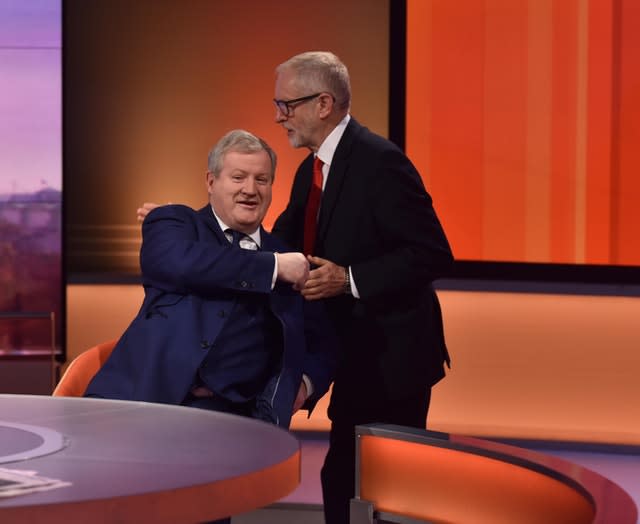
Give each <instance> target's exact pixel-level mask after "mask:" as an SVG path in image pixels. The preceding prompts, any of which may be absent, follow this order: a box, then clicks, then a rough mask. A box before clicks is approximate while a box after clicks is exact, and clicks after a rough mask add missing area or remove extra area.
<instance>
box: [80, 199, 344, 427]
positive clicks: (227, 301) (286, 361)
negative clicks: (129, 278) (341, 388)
mask: <svg viewBox="0 0 640 524" xmlns="http://www.w3.org/2000/svg"><path fill="white" fill-rule="evenodd" d="M142 232H143V242H142V249H141V253H140V261H141V268H142V279H143V285H144V289H145V298H144V302H143V304H142V307H141V309H140V311H139V313H138V315H137V316H136V318H135V319H134V320H133V322H132V323H131V325H130V326H129V327H128V329H127V330H126V331H125V333H124V334H123V336H122V338H121V339H120V341H119V342H118V344H117V345H116V347H115V349H114V351H113V353H112V354H111V356H110V358H109V360H108V361H107V362H106V363H105V364H104V366H103V367H102V368H101V370H100V371H99V372H98V374H97V375H96V376H95V378H94V379H93V380H92V382H91V383H90V385H89V387H88V389H87V392H86V395H87V396H97V397H105V398H114V399H128V400H142V401H148V402H161V403H167V404H180V403H181V402H182V401H183V400H184V398H185V396H186V395H187V393H188V391H189V390H190V388H191V386H192V383H193V381H194V378H195V376H196V373H197V371H198V368H199V366H200V365H201V364H202V362H203V361H204V359H205V357H206V356H207V352H208V351H209V349H210V348H212V347H213V346H214V345H215V343H216V339H217V338H218V335H219V334H220V332H221V331H222V329H223V328H224V325H225V321H226V319H227V318H228V313H229V312H230V311H231V309H232V308H233V306H234V303H235V301H236V300H237V298H238V296H239V295H240V294H241V293H261V294H268V295H269V304H270V307H271V310H272V311H273V313H274V314H275V316H276V317H277V318H278V319H279V320H280V322H281V324H282V329H283V335H284V337H283V339H284V350H283V357H282V362H281V366H280V368H279V369H277V370H276V371H275V372H274V374H273V376H272V377H271V379H270V380H269V382H268V384H267V386H266V388H265V390H264V391H263V392H262V394H261V395H260V396H259V398H258V399H257V400H258V402H257V405H258V412H257V413H256V414H255V415H256V416H257V417H258V418H262V419H265V420H272V421H275V422H277V423H278V424H280V425H281V426H284V427H287V426H288V425H289V421H290V418H291V410H292V405H293V402H294V400H295V397H296V394H297V392H298V388H299V386H300V383H301V380H302V373H303V371H304V372H305V373H306V374H307V375H308V376H309V377H310V379H311V380H312V382H313V385H314V395H313V396H312V397H311V398H310V399H309V400H308V401H307V404H305V407H307V408H309V409H312V408H313V406H314V405H315V402H316V401H317V399H319V398H320V397H321V396H322V395H323V394H324V393H325V392H326V391H327V389H328V387H329V384H330V382H331V379H332V378H333V377H332V373H333V369H332V357H331V350H332V349H334V347H335V339H334V338H333V337H332V329H331V327H330V323H329V322H328V319H326V317H325V316H323V315H324V313H323V311H322V310H320V309H318V308H315V307H309V305H310V304H308V303H306V302H305V301H304V300H303V299H302V297H301V296H300V294H299V293H298V292H296V291H294V290H293V288H292V287H291V286H290V285H286V284H283V283H280V282H277V283H276V286H275V288H274V290H273V291H272V290H271V282H272V276H273V270H274V257H273V253H272V252H274V251H280V252H284V251H287V249H286V248H285V246H284V245H283V244H282V243H281V242H280V241H278V240H277V239H276V238H274V237H273V236H271V235H269V234H268V233H267V232H265V231H264V230H262V231H261V238H262V246H261V250H260V251H248V250H245V249H238V248H233V247H232V246H231V245H230V244H229V242H228V241H227V239H226V237H225V235H224V233H223V232H222V231H221V230H220V226H219V225H218V222H217V221H216V219H215V216H214V215H213V213H212V211H211V207H210V206H208V205H207V206H206V207H204V208H202V209H201V210H200V211H194V210H192V209H190V208H188V207H185V206H176V205H174V206H162V207H159V208H157V209H154V210H153V211H152V212H150V213H149V215H148V216H147V218H146V219H145V221H144V223H143V226H142Z"/></svg>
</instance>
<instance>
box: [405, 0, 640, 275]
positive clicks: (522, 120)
mask: <svg viewBox="0 0 640 524" xmlns="http://www.w3.org/2000/svg"><path fill="white" fill-rule="evenodd" d="M639 11H640V6H639V5H638V3H637V2H633V1H631V0H562V1H554V0H458V1H457V2H455V3H453V2H445V1H442V0H408V2H407V19H408V22H407V99H406V100H407V109H406V146H407V152H408V154H409V156H410V157H411V158H412V159H413V160H414V162H415V163H416V165H417V167H418V169H419V170H420V171H421V173H422V175H423V177H424V179H425V182H426V183H427V187H428V188H429V189H430V191H431V193H432V194H433V196H434V199H435V203H436V207H437V209H438V212H439V214H440V216H441V219H442V222H443V224H444V226H445V228H446V230H447V233H448V236H449V238H450V241H451V244H452V247H453V250H454V254H455V255H456V257H457V258H458V259H470V260H499V261H523V262H552V263H577V264H581V263H589V264H625V265H640V243H638V242H637V241H634V235H635V234H636V233H635V232H636V230H637V227H638V225H640V211H638V209H640V206H637V204H636V202H638V201H639V200H640V177H638V176H637V172H638V168H639V167H640V153H638V152H637V151H639V150H640V148H638V147H637V144H638V143H640V137H639V136H638V135H639V133H638V129H637V128H638V125H637V122H636V121H637V118H635V117H634V116H633V115H637V114H638V112H639V111H638V110H639V109H640V89H639V88H638V86H639V85H640V73H638V72H639V71H640V58H639V57H640V36H638V35H640V14H639Z"/></svg>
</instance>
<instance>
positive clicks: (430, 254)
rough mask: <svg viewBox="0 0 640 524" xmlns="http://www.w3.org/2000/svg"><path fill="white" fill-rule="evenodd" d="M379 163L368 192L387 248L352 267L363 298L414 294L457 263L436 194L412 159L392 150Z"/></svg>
mask: <svg viewBox="0 0 640 524" xmlns="http://www.w3.org/2000/svg"><path fill="white" fill-rule="evenodd" d="M375 165H376V166H377V167H376V171H375V173H374V174H373V176H372V178H371V183H370V184H368V187H367V190H368V191H369V192H370V193H369V197H368V202H369V205H370V208H371V210H372V213H373V215H374V222H375V226H376V230H377V235H378V238H377V242H378V243H379V246H381V248H380V252H379V254H378V255H377V256H374V257H371V258H369V259H367V260H365V261H362V262H359V263H357V264H354V265H352V266H351V271H352V276H353V279H354V281H355V282H356V283H357V286H358V292H359V294H360V297H361V298H362V299H367V298H373V297H380V296H383V295H385V294H388V293H393V294H398V293H403V292H410V291H411V290H412V289H415V286H419V285H424V284H427V283H430V282H432V281H433V280H435V279H437V278H440V277H442V276H444V275H445V274H446V272H447V271H448V270H449V268H450V266H451V263H452V262H453V255H452V253H451V248H450V247H449V242H448V241H447V238H446V235H445V233H444V230H443V228H442V225H441V224H440V220H439V219H438V217H437V215H436V212H435V210H434V208H433V203H432V200H431V196H430V195H429V194H428V193H427V191H426V189H425V188H424V184H423V183H422V179H421V178H420V175H419V174H418V172H417V171H416V169H415V168H414V167H413V165H412V164H411V162H410V161H409V159H408V158H407V157H406V156H405V155H404V154H403V153H402V152H401V151H399V150H397V149H387V150H385V151H383V152H382V154H381V155H380V158H379V159H377V161H376V162H375Z"/></svg>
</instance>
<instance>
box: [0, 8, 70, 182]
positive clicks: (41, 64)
mask: <svg viewBox="0 0 640 524" xmlns="http://www.w3.org/2000/svg"><path fill="white" fill-rule="evenodd" d="M60 31H61V12H60V0H0V194H3V193H13V192H32V191H36V190H38V189H42V188H44V187H52V188H56V189H61V186H62V154H61V149H62V89H61V82H62V80H61V37H60Z"/></svg>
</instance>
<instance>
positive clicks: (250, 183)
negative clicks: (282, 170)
mask: <svg viewBox="0 0 640 524" xmlns="http://www.w3.org/2000/svg"><path fill="white" fill-rule="evenodd" d="M242 192H243V193H244V194H246V195H255V194H256V193H257V190H256V181H255V179H254V178H253V177H250V176H248V177H246V178H245V180H244V185H243V186H242Z"/></svg>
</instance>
